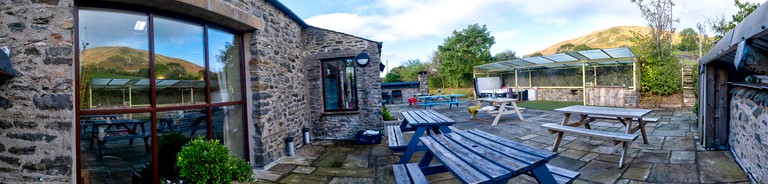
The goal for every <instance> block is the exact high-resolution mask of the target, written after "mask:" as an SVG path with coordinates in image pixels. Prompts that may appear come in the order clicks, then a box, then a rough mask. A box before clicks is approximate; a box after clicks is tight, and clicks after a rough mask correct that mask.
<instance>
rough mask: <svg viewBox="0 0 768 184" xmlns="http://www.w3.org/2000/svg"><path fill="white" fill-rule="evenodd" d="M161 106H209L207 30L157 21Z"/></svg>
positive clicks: (185, 24)
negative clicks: (205, 39) (206, 102)
mask: <svg viewBox="0 0 768 184" xmlns="http://www.w3.org/2000/svg"><path fill="white" fill-rule="evenodd" d="M154 24H155V25H154V33H155V34H154V39H155V40H154V41H155V77H156V79H155V88H156V89H157V104H158V105H159V106H162V105H178V104H199V103H205V80H204V79H203V78H204V76H205V57H204V49H203V27H202V26H200V25H195V24H190V23H186V22H181V21H178V20H173V19H168V18H162V17H155V18H154Z"/></svg>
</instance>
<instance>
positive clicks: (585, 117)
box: [579, 114, 592, 129]
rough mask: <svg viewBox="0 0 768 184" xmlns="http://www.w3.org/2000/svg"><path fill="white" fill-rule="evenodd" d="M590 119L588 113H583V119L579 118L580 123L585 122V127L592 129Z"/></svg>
mask: <svg viewBox="0 0 768 184" xmlns="http://www.w3.org/2000/svg"><path fill="white" fill-rule="evenodd" d="M588 119H589V118H588V115H586V114H582V115H581V120H579V123H583V124H584V128H587V129H592V126H590V125H589V120H588Z"/></svg>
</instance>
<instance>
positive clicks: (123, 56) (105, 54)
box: [82, 47, 205, 73]
mask: <svg viewBox="0 0 768 184" xmlns="http://www.w3.org/2000/svg"><path fill="white" fill-rule="evenodd" d="M148 56H149V53H148V51H146V50H137V49H132V48H128V47H95V48H89V49H87V50H85V51H83V56H82V61H83V63H82V65H83V67H96V68H116V67H120V68H119V69H121V70H124V71H130V72H136V71H139V70H140V69H142V68H148V67H149V57H148ZM155 62H157V64H168V63H177V64H179V65H181V66H182V67H183V68H184V70H186V71H187V72H189V73H197V72H198V71H200V70H205V67H204V66H200V65H197V64H195V63H192V62H189V61H186V60H183V59H179V58H172V57H166V56H163V55H159V54H158V55H156V56H155Z"/></svg>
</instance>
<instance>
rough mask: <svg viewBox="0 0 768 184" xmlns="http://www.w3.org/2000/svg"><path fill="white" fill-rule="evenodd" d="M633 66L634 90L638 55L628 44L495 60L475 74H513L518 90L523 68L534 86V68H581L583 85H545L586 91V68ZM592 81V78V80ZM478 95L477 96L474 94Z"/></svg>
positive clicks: (529, 85) (476, 68)
mask: <svg viewBox="0 0 768 184" xmlns="http://www.w3.org/2000/svg"><path fill="white" fill-rule="evenodd" d="M629 65H631V66H632V86H630V88H631V89H633V90H637V89H638V84H639V83H638V82H637V56H636V55H635V53H634V52H632V50H631V49H629V48H628V47H618V48H607V49H594V50H584V51H575V52H566V53H557V54H550V55H544V56H537V57H528V58H518V59H513V60H507V61H500V62H495V63H489V64H484V65H479V66H475V67H474V74H473V77H477V76H478V75H479V74H485V76H486V77H488V76H490V75H491V74H493V75H503V74H504V73H514V75H515V81H514V82H515V86H514V87H515V89H517V88H519V87H520V86H519V85H518V75H519V74H518V73H519V72H520V71H527V72H528V76H529V77H528V80H529V82H528V86H527V87H528V88H530V87H533V86H532V84H531V77H530V76H531V70H542V69H572V68H581V73H582V75H581V78H582V86H546V87H542V88H555V89H557V88H562V89H566V88H567V89H573V88H581V89H582V90H583V91H586V88H587V85H586V83H587V80H586V68H587V67H591V68H598V67H610V66H629ZM593 71H594V76H595V81H594V84H595V85H597V70H593ZM590 82H592V81H590ZM582 94H583V99H584V100H583V102H584V103H585V104H586V93H585V92H583V93H582ZM475 96H477V95H475Z"/></svg>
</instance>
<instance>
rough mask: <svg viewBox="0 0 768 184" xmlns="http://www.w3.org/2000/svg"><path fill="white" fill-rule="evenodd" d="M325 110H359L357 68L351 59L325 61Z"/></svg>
mask: <svg viewBox="0 0 768 184" xmlns="http://www.w3.org/2000/svg"><path fill="white" fill-rule="evenodd" d="M323 70H324V72H323V85H324V91H325V110H332V111H333V110H354V109H357V87H356V86H355V67H354V61H353V60H352V59H351V58H347V59H338V60H331V61H323Z"/></svg>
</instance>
